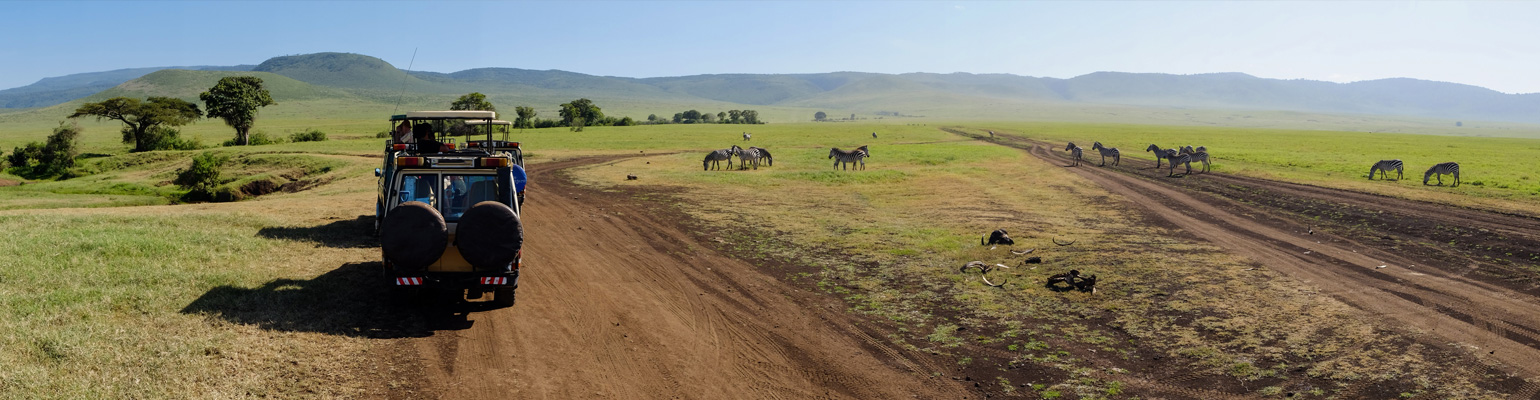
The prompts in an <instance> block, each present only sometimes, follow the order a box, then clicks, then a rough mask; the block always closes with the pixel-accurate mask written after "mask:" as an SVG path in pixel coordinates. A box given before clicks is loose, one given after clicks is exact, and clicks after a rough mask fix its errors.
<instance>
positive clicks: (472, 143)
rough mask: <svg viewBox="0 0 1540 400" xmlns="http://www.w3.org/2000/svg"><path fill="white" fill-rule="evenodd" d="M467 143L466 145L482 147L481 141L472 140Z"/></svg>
mask: <svg viewBox="0 0 1540 400" xmlns="http://www.w3.org/2000/svg"><path fill="white" fill-rule="evenodd" d="M465 145H466V146H470V147H481V143H479V142H470V143H466V144H465Z"/></svg>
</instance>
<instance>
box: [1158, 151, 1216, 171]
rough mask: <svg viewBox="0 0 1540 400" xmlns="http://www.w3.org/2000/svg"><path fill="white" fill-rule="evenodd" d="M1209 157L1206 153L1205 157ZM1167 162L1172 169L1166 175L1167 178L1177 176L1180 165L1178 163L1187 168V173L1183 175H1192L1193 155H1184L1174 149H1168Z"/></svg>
mask: <svg viewBox="0 0 1540 400" xmlns="http://www.w3.org/2000/svg"><path fill="white" fill-rule="evenodd" d="M1207 155H1208V154H1207V153H1204V156H1207ZM1166 161H1167V162H1169V163H1170V165H1169V167H1170V168H1171V170H1170V171H1169V172H1167V173H1166V177H1173V176H1176V164H1178V163H1180V164H1182V165H1186V166H1187V173H1185V174H1183V175H1192V155H1191V154H1182V153H1179V152H1177V151H1176V150H1174V149H1166Z"/></svg>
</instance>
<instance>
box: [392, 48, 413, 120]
mask: <svg viewBox="0 0 1540 400" xmlns="http://www.w3.org/2000/svg"><path fill="white" fill-rule="evenodd" d="M416 63H417V48H416V47H413V48H412V60H411V61H407V63H406V72H407V73H406V75H402V76H401V94H399V95H396V108H392V109H390V113H391V114H395V113H396V111H397V110H400V109H401V98H402V97H406V77H408V76H411V72H412V65H413V64H416Z"/></svg>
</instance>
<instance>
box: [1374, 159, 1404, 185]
mask: <svg viewBox="0 0 1540 400" xmlns="http://www.w3.org/2000/svg"><path fill="white" fill-rule="evenodd" d="M1402 167H1403V166H1402V165H1401V160H1380V162H1377V163H1374V166H1372V167H1369V180H1371V181H1372V180H1374V171H1380V179H1388V178H1386V177H1385V173H1386V172H1390V170H1396V180H1398V181H1399V180H1401V168H1402Z"/></svg>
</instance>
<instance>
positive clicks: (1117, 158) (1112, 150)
mask: <svg viewBox="0 0 1540 400" xmlns="http://www.w3.org/2000/svg"><path fill="white" fill-rule="evenodd" d="M1091 150H1096V151H1097V152H1100V153H1101V154H1102V165H1098V167H1105V166H1107V156H1112V165H1113V166H1117V165H1118V163H1119V162H1122V161H1123V155H1122V153H1119V152H1118V148H1116V147H1107V146H1102V142H1096V143H1093V144H1091Z"/></svg>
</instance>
